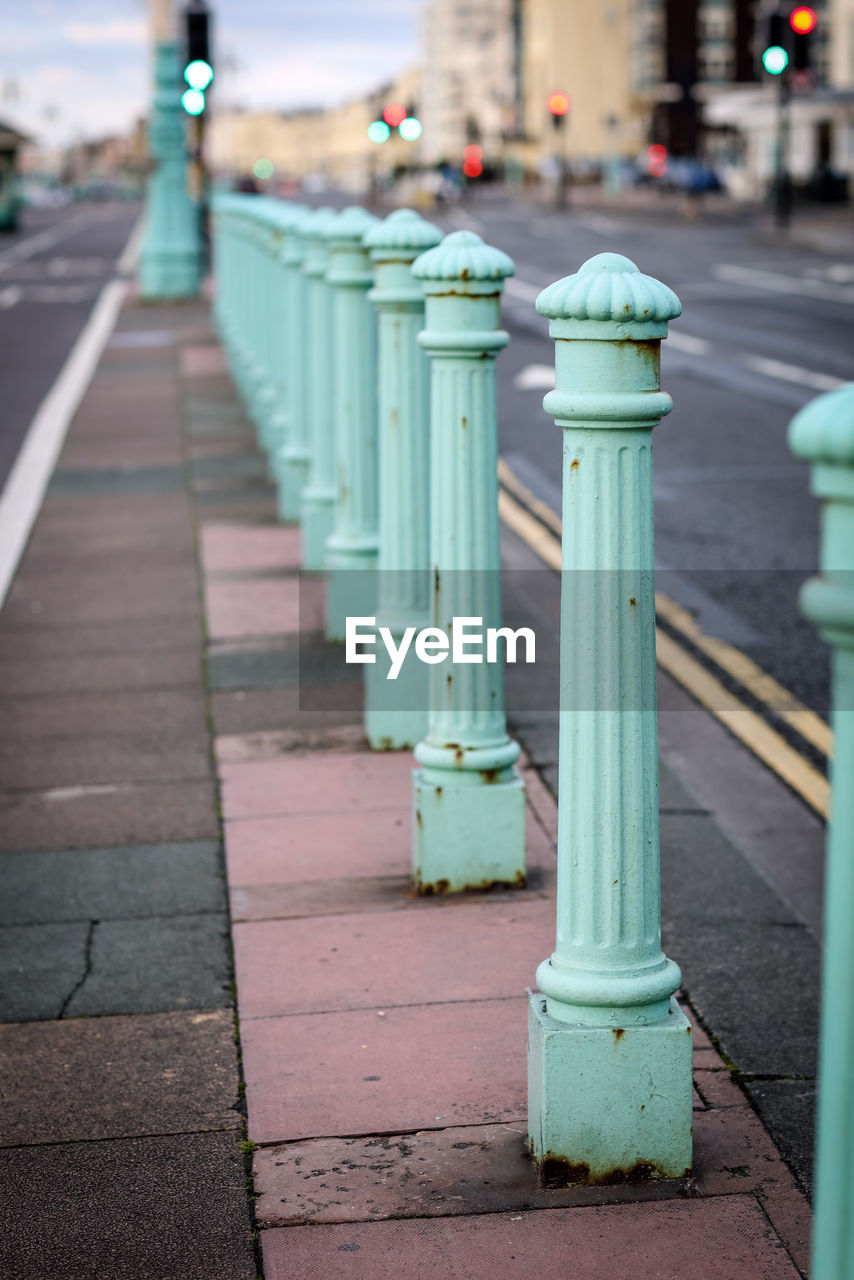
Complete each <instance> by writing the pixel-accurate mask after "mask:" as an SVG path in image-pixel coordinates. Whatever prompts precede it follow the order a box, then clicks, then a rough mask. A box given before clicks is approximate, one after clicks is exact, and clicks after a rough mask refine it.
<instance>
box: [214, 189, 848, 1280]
mask: <svg viewBox="0 0 854 1280" xmlns="http://www.w3.org/2000/svg"><path fill="white" fill-rule="evenodd" d="M214 212H215V256H216V267H217V299H216V314H217V318H218V323H219V326H220V330H221V333H222V335H223V339H224V342H225V345H226V347H227V349H228V352H229V356H230V360H231V367H232V369H233V372H234V377H235V380H236V381H237V383H238V385H239V387H240V389H241V392H242V394H243V396H244V399H245V401H246V403H247V405H248V408H249V411H250V413H251V415H252V417H253V419H254V421H255V423H256V424H257V428H258V433H259V439H260V441H261V444H262V446H263V447H264V449H265V450H266V452H267V456H268V458H269V464H270V471H271V474H272V476H273V477H274V479H275V480H276V483H277V486H278V492H279V505H280V512H281V515H282V517H283V518H284V519H295V518H297V517H298V518H299V519H300V521H301V524H302V532H303V567H304V568H305V569H306V570H308V571H320V570H324V571H325V572H326V573H327V575H328V577H327V582H328V613H327V636H328V637H329V638H331V639H335V640H339V639H343V638H344V637H345V633H346V631H347V625H348V622H347V620H348V619H353V618H356V619H357V620H358V621H361V622H365V621H367V619H368V618H369V617H370V618H371V619H372V620H373V619H375V621H376V624H377V626H378V627H383V628H384V629H385V631H386V632H387V634H388V636H389V637H390V638H391V640H392V642H393V644H392V648H393V649H394V650H399V649H401V648H402V646H403V643H404V641H405V640H406V637H407V636H410V637H411V636H412V635H413V634H416V633H417V634H419V636H425V635H426V636H429V638H430V643H431V644H432V645H433V649H432V654H433V656H432V659H430V658H428V657H426V656H425V660H423V661H406V662H403V663H402V665H401V666H400V670H399V674H398V676H397V678H396V679H395V680H389V679H387V675H388V674H389V666H390V663H391V662H392V661H393V659H392V656H391V650H388V651H387V652H386V653H384V652H383V649H382V647H380V646H378V648H377V661H376V662H375V663H373V664H371V665H366V666H365V729H366V733H367V736H368V739H369V741H370V744H371V745H372V746H373V747H374V748H375V749H378V750H389V749H402V748H408V747H414V749H415V758H416V761H417V765H418V767H417V768H416V769H415V770H414V774H413V779H414V782H413V786H414V798H413V848H414V874H415V880H416V885H417V887H418V889H419V890H420V891H421V892H447V891H458V890H463V889H466V888H473V887H482V886H485V885H495V884H499V885H522V884H524V879H525V854H524V838H525V837H524V812H525V810H524V786H523V783H522V780H521V778H520V775H519V773H518V772H517V769H516V762H517V760H518V757H519V754H520V753H519V747H518V745H517V744H516V743H515V742H513V740H512V739H511V738H510V737H509V736H508V734H507V729H506V720H505V712H504V691H503V675H502V666H501V665H500V663H489V662H486V663H473V662H471V660H470V659H468V660H467V659H466V658H465V655H464V654H463V653H461V652H455V653H453V654H452V655H451V656H453V659H454V660H453V661H451V662H440V661H438V660H437V657H436V655H437V653H441V654H442V655H444V654H446V653H449V651H451V650H452V649H453V646H454V634H453V632H454V621H455V620H457V621H459V620H460V619H462V620H463V621H471V620H472V619H477V620H478V621H479V622H480V623H481V624H482V626H483V627H484V628H494V629H496V631H499V632H500V629H501V589H500V574H499V569H500V560H499V524H498V510H497V475H496V471H497V431H496V414H495V383H494V360H495V357H496V355H497V354H498V352H499V351H500V350H501V349H502V347H503V346H504V345H505V344H506V343H507V341H508V337H507V335H506V333H504V332H503V331H502V330H501V328H500V318H499V303H500V297H501V293H502V289H503V282H504V280H505V278H506V277H507V276H508V275H511V274H512V272H513V263H512V261H511V260H510V259H509V258H508V257H507V256H506V255H505V254H503V253H501V252H500V251H499V250H497V249H494V248H492V247H490V246H489V245H486V244H484V243H483V241H482V240H481V239H480V237H478V236H476V235H474V234H473V233H471V232H467V231H458V232H454V233H452V234H451V235H447V236H444V237H443V236H442V234H441V232H440V231H439V230H438V229H437V228H436V227H434V226H432V225H431V224H430V223H428V222H426V221H424V220H423V219H422V218H421V217H420V216H419V215H417V214H415V213H413V212H411V211H408V210H400V211H397V212H395V213H393V214H391V215H389V216H388V217H387V218H386V219H384V220H383V221H381V222H380V221H378V220H377V219H375V218H373V217H371V215H369V214H367V213H366V212H365V211H364V210H361V209H358V208H350V209H347V210H345V211H344V212H343V213H335V212H334V211H332V210H331V209H320V210H314V211H311V210H307V209H303V208H300V207H298V206H295V205H289V204H287V203H283V202H279V201H272V200H267V199H262V198H258V197H249V196H221V197H219V198H218V199H217V200H216V202H215V206H214ZM537 309H538V310H539V311H540V313H541V314H542V315H545V316H547V317H548V318H549V321H550V332H551V335H552V337H553V338H554V340H555V365H556V386H555V390H554V391H553V392H551V393H550V394H549V395H548V396H547V397H546V400H545V407H546V409H547V411H548V412H550V413H551V414H552V415H553V416H554V418H555V420H556V422H557V423H558V425H559V426H560V427H561V428H562V429H563V434H564V463H563V469H564V475H563V495H564V497H563V530H564V533H563V552H562V564H563V574H562V602H561V686H560V711H561V716H560V774H559V787H560V808H559V832H558V889H557V940H556V946H555V950H554V953H553V955H552V956H551V957H550V958H549V959H548V960H546V961H544V962H543V964H542V965H541V966H540V968H539V970H538V972H537V980H538V983H539V988H540V991H539V992H538V993H537V994H535V995H533V996H532V998H531V1002H530V1015H529V1087H528V1096H529V1136H530V1143H531V1149H532V1151H533V1154H534V1156H535V1158H536V1160H537V1162H538V1164H539V1166H540V1169H541V1172H542V1174H543V1176H544V1177H545V1178H546V1180H548V1181H550V1182H560V1181H564V1182H566V1181H573V1180H583V1181H588V1182H603V1181H610V1180H615V1179H622V1178H625V1177H631V1176H652V1177H656V1176H658V1177H661V1176H666V1177H680V1176H683V1175H684V1174H685V1173H686V1172H687V1171H689V1170H690V1167H691V1162H692V1154H691V1102H692V1097H691V1039H692V1037H691V1028H690V1025H689V1023H688V1021H687V1019H686V1018H685V1016H684V1014H683V1013H682V1011H681V1010H680V1008H679V1006H678V1005H677V1003H676V1001H675V993H676V991H677V988H678V986H679V982H680V974H679V970H678V968H677V966H676V965H675V964H674V963H673V962H672V961H671V960H669V959H667V957H666V956H665V955H664V954H663V952H662V950H661V936H660V900H659V869H658V761H657V722H656V693H655V690H656V674H655V596H654V576H653V536H652V510H653V506H652V457H651V430H652V428H653V427H654V426H655V424H656V423H657V422H658V421H659V419H660V418H661V417H662V416H663V415H664V414H666V413H667V412H668V411H669V409H670V398H669V397H668V396H667V395H666V394H664V393H662V392H661V391H660V389H659V352H660V344H661V340H662V339H663V338H664V337H666V334H667V324H668V321H670V320H671V319H674V318H675V317H676V316H678V315H679V314H680V304H679V301H678V299H677V298H676V296H675V295H674V294H673V293H672V292H671V291H670V290H669V289H667V288H666V287H665V286H664V285H662V284H660V283H659V282H658V281H656V280H653V279H651V278H649V277H647V276H644V275H642V274H641V273H640V272H639V271H638V269H637V268H636V267H635V266H634V264H633V263H631V262H630V261H629V260H628V259H626V258H623V257H620V256H619V255H616V254H600V255H598V256H597V257H596V258H593V259H591V260H590V261H589V262H587V263H585V264H584V266H583V267H582V268H581V269H580V270H579V271H578V272H577V273H576V274H575V275H572V276H569V277H566V278H565V279H562V280H559V281H557V282H556V283H555V284H553V285H552V286H550V287H549V288H548V289H546V290H544V292H543V293H542V294H541V295H540V297H539V298H538V300H537ZM792 442H793V448H794V449H795V450H796V452H798V453H800V454H801V455H802V456H805V457H810V458H812V459H813V460H814V461H815V462H816V464H817V465H816V471H815V486H816V491H817V492H818V493H820V494H821V495H822V496H823V497H824V498H825V499H826V512H825V517H824V519H825V538H824V545H825V552H824V557H825V558H824V563H823V574H824V576H823V578H822V579H820V580H818V581H817V582H816V583H814V584H811V585H810V586H809V587H808V588H807V591H806V594H805V600H804V604H805V609H806V611H807V613H808V614H809V616H811V617H813V618H814V619H815V620H816V621H817V622H818V623H819V625H820V626H821V627H822V630H823V634H824V635H825V636H826V638H827V639H828V640H829V641H830V642H831V643H832V644H834V645H835V646H836V647H837V653H836V656H835V666H834V691H835V692H834V704H835V707H836V711H835V725H834V727H835V731H836V741H837V757H836V765H835V772H836V778H837V788H836V795H835V809H834V821H833V826H832V833H831V838H830V844H829V877H830V882H829V883H830V889H831V891H830V893H829V895H828V898H829V904H830V905H829V916H828V941H827V948H828V950H827V958H826V968H825V974H826V976H825V1006H826V1007H825V1016H824V1032H823V1036H824V1039H823V1066H822V1103H821V1105H822V1111H821V1132H820V1142H819V1209H818V1214H819V1231H818V1232H817V1246H816V1258H817V1268H818V1269H817V1275H820V1277H821V1280H831V1278H832V1280H842V1277H843V1276H845V1277H848V1276H849V1274H850V1270H846V1267H848V1268H849V1269H850V1265H851V1260H852V1259H854V1226H852V1219H851V1217H850V1215H847V1214H846V1213H845V1212H844V1210H845V1206H846V1205H848V1204H849V1203H850V1200H849V1197H848V1193H847V1191H846V1192H845V1193H844V1194H843V1193H841V1192H840V1189H839V1188H840V1187H841V1186H844V1187H847V1185H848V1181H849V1178H848V1175H849V1173H850V1168H849V1164H848V1163H847V1162H849V1161H850V1153H851V1151H852V1149H854V1079H852V1065H851V1064H852V1061H854V1039H852V1027H854V998H852V980H854V947H852V944H851V937H852V932H851V929H850V920H849V916H850V912H851V909H852V907H854V871H852V868H854V850H852V847H851V846H852V842H854V789H852V787H851V785H850V778H848V777H847V775H848V774H850V773H851V771H852V769H854V730H852V712H851V707H852V706H854V603H852V602H854V593H852V590H851V581H850V580H851V569H852V567H854V565H852V561H854V550H852V548H854V388H852V387H846V388H843V389H842V390H841V391H839V392H834V393H831V395H830V396H828V397H822V398H820V399H819V400H818V401H816V402H814V404H813V405H811V406H809V407H808V408H807V410H805V411H804V413H803V414H801V415H799V417H798V419H796V422H795V424H794V426H793V434H792ZM426 651H427V645H425V646H424V647H423V650H422V652H424V653H425V655H426ZM840 771H842V772H843V773H845V771H847V774H846V778H847V781H848V786H847V788H840V786H839V783H838V780H839V777H840ZM840 978H841V981H842V983H843V984H844V985H843V986H842V988H841V989H842V990H843V991H844V993H845V994H844V998H843V999H841V1000H840V998H839V997H838V995H837V994H833V992H838V991H839V990H840V987H839V985H838V983H837V980H838V979H840ZM835 983H836V984H837V985H835V986H834V984H835ZM831 1004H832V1008H831V1007H830V1005H831ZM846 1222H847V1225H846Z"/></svg>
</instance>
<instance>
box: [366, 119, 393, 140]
mask: <svg viewBox="0 0 854 1280" xmlns="http://www.w3.org/2000/svg"><path fill="white" fill-rule="evenodd" d="M390 133H391V129H389V127H388V125H387V124H386V122H385V120H372V121H371V123H370V124H369V125H368V137H369V138H370V140H371V142H376V144H377V145H378V146H379V144H380V143H381V142H386V141H387V140H388V137H389V134H390Z"/></svg>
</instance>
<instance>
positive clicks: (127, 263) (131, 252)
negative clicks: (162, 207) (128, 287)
mask: <svg viewBox="0 0 854 1280" xmlns="http://www.w3.org/2000/svg"><path fill="white" fill-rule="evenodd" d="M144 232H145V214H144V213H141V214H140V215H139V217H138V218H137V220H136V225H135V226H134V229H133V231H132V232H131V233H130V237H129V238H128V242H127V244H126V245H125V247H124V249H123V250H122V254H121V257H120V258H119V259H118V261H117V262H116V269H117V270H118V271H119V272H120V273H121V275H123V276H129V275H130V274H131V272H132V271H134V270H135V269H136V264H137V261H138V260H139V255H140V252H141V251H142V237H143V234H144Z"/></svg>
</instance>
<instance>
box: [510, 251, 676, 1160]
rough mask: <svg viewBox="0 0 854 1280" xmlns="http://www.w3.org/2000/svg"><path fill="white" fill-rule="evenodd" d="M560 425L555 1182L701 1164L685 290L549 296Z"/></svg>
mask: <svg viewBox="0 0 854 1280" xmlns="http://www.w3.org/2000/svg"><path fill="white" fill-rule="evenodd" d="M537 310H538V311H539V312H540V314H541V315H544V316H548V317H549V320H550V322H551V323H550V326H549V329H550V332H551V335H552V337H553V338H554V339H555V376H556V385H555V390H554V391H552V392H550V393H549V394H548V395H547V396H546V398H545V400H544V401H543V405H544V408H545V409H546V412H547V413H550V414H552V415H553V416H554V418H555V421H556V422H557V424H558V426H560V427H562V428H563V431H564V446H563V575H562V591H561V675H560V748H559V775H558V777H559V780H558V789H559V797H560V800H559V818H558V872H557V875H558V885H557V944H556V946H555V951H554V954H553V955H552V956H551V958H550V959H548V960H545V961H544V962H543V963H542V964H541V965H540V967H539V968H538V970H537V982H538V984H539V988H540V991H541V992H542V995H540V994H539V993H537V994H534V995H533V996H532V997H531V1001H530V1009H529V1035H528V1117H529V1118H528V1132H529V1137H530V1143H531V1150H532V1153H533V1155H534V1158H535V1160H536V1161H537V1162H538V1164H539V1166H540V1171H541V1176H542V1178H543V1180H544V1181H545V1182H546V1183H548V1184H555V1183H561V1182H573V1181H583V1182H591V1183H593V1182H609V1181H615V1180H621V1179H623V1178H631V1177H673V1178H676V1177H682V1176H683V1175H685V1174H686V1173H687V1172H688V1171H690V1168H691V1104H692V1075H691V1059H692V1052H691V1050H692V1035H691V1026H690V1024H689V1022H688V1020H687V1018H686V1017H685V1015H684V1013H682V1011H681V1009H680V1008H679V1006H678V1004H677V1003H676V1000H675V999H674V993H675V991H676V990H677V988H678V986H679V982H680V973H679V969H678V968H677V966H676V965H675V964H674V963H673V961H672V960H668V959H667V958H666V956H665V955H664V953H663V952H662V950H661V925H660V917H661V910H660V893H659V859H658V722H657V713H656V672H655V588H654V577H653V536H652V436H651V431H652V428H653V427H654V426H655V425H656V423H657V422H658V421H659V419H660V418H661V417H662V416H663V415H664V414H666V413H669V412H670V409H671V400H670V397H669V396H668V395H666V394H665V393H663V392H662V391H660V390H659V355H660V347H661V339H662V338H664V337H666V336H667V321H668V320H671V319H673V318H675V317H676V316H678V315H679V314H680V313H681V306H680V303H679V299H678V298H677V297H676V295H675V294H674V293H673V292H672V291H671V290H670V289H668V288H666V286H665V285H663V284H660V283H659V282H658V281H657V280H653V279H651V278H650V277H649V276H644V275H641V274H640V272H639V271H638V269H637V267H636V266H635V265H634V263H633V262H630V261H629V259H628V258H623V257H621V256H620V255H619V254H614V253H602V254H599V255H598V256H597V257H595V258H591V259H590V261H589V262H586V263H585V264H584V266H583V267H582V268H581V269H580V271H579V272H578V273H577V275H574V276H568V277H567V278H565V279H563V280H559V281H557V283H556V284H553V285H550V286H549V288H548V289H546V290H544V291H543V293H541V294H540V296H539V298H538V299H537Z"/></svg>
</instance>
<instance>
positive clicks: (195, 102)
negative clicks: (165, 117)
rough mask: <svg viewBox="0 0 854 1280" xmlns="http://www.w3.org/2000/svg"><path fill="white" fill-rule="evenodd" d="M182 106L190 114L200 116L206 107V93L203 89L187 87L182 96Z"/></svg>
mask: <svg viewBox="0 0 854 1280" xmlns="http://www.w3.org/2000/svg"><path fill="white" fill-rule="evenodd" d="M181 106H182V107H183V108H184V110H185V111H186V113H187V115H188V116H200V115H201V114H202V112H203V111H204V109H205V95H204V94H203V93H202V91H201V89H187V90H186V92H185V93H184V94H183V95H182V97H181Z"/></svg>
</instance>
